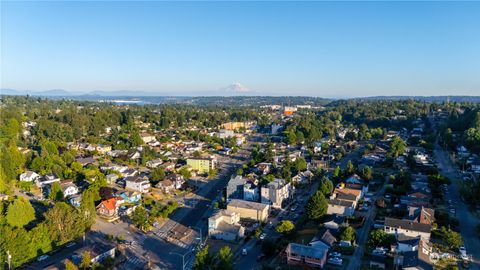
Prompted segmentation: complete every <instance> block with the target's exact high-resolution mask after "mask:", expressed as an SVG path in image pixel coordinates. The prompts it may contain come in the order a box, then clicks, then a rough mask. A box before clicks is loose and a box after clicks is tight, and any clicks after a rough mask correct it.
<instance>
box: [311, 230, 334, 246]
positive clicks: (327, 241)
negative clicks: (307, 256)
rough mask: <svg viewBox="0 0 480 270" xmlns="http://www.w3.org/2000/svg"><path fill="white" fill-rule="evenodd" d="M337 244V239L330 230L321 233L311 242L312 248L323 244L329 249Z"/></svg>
mask: <svg viewBox="0 0 480 270" xmlns="http://www.w3.org/2000/svg"><path fill="white" fill-rule="evenodd" d="M336 242H337V238H336V237H335V236H334V235H333V234H332V233H331V232H330V230H329V229H325V230H323V231H321V233H320V234H319V235H318V236H315V237H313V239H312V240H311V241H310V243H309V245H310V246H317V245H320V243H322V244H323V245H326V246H327V247H328V248H331V247H332V246H333V245H334V244H335V243H336Z"/></svg>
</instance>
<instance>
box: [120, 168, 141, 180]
mask: <svg viewBox="0 0 480 270" xmlns="http://www.w3.org/2000/svg"><path fill="white" fill-rule="evenodd" d="M121 173H122V176H123V177H125V178H126V177H134V176H136V175H137V174H138V171H137V170H135V169H128V168H127V169H126V170H123V171H121Z"/></svg>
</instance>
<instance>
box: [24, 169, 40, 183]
mask: <svg viewBox="0 0 480 270" xmlns="http://www.w3.org/2000/svg"><path fill="white" fill-rule="evenodd" d="M39 177H40V175H38V174H37V173H36V172H32V171H26V172H24V173H22V174H20V177H19V179H20V181H22V182H33V181H35V180H37V179H38V178H39Z"/></svg>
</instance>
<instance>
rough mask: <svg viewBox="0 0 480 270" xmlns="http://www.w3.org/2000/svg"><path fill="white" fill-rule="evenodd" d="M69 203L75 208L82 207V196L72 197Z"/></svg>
mask: <svg viewBox="0 0 480 270" xmlns="http://www.w3.org/2000/svg"><path fill="white" fill-rule="evenodd" d="M68 202H69V203H70V204H71V205H72V206H74V207H77V208H78V207H80V204H81V203H82V194H75V195H72V196H70V198H69V199H68Z"/></svg>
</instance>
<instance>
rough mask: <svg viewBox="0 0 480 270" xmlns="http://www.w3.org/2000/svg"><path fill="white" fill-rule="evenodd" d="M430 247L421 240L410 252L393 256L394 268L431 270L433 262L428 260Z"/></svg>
mask: <svg viewBox="0 0 480 270" xmlns="http://www.w3.org/2000/svg"><path fill="white" fill-rule="evenodd" d="M430 254H431V247H430V246H429V245H428V242H426V241H423V240H422V239H421V240H420V241H419V243H418V247H416V248H415V249H414V250H412V251H407V252H401V253H398V254H396V255H395V257H394V259H393V261H394V264H395V265H394V268H395V269H399V268H400V269H404V270H433V269H434V268H433V262H432V261H431V259H430Z"/></svg>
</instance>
